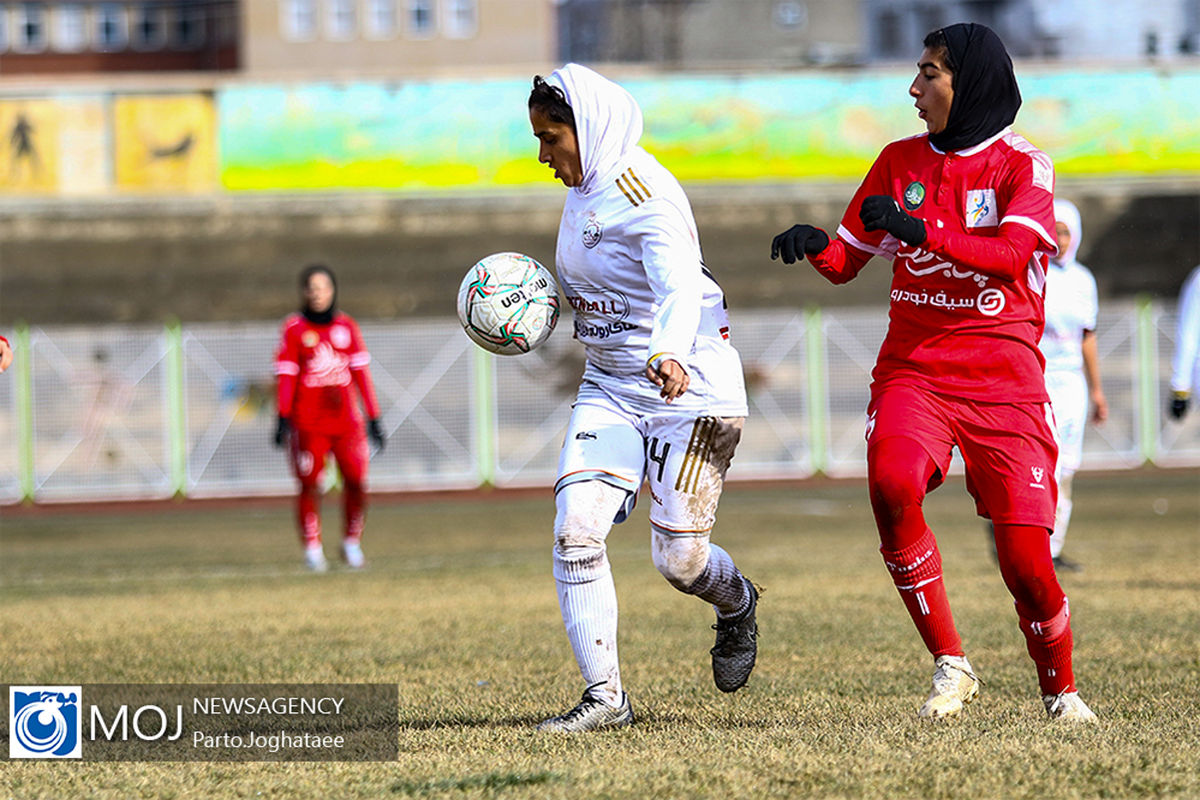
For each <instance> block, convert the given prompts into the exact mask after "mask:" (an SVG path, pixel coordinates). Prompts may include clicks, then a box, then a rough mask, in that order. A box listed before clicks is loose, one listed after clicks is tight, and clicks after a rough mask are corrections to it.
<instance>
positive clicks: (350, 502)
mask: <svg viewBox="0 0 1200 800" xmlns="http://www.w3.org/2000/svg"><path fill="white" fill-rule="evenodd" d="M300 296H301V301H302V305H301V308H300V311H299V313H295V314H289V315H288V317H287V319H285V320H284V321H283V334H282V338H281V341H280V343H279V352H278V354H277V355H276V358H275V374H276V375H277V376H278V377H279V382H278V386H277V390H278V395H277V398H278V404H279V424H278V427H277V428H276V430H275V444H276V446H278V447H283V446H284V445H285V444H287V445H288V449H289V453H290V455H291V461H292V469H293V471H294V472H295V473H296V477H297V478H298V479H299V480H300V498H299V506H298V509H297V511H298V522H299V525H300V536H301V538H302V540H303V542H304V560H305V563H306V564H307V565H308V567H309V569H312V570H314V571H316V572H324V571H325V570H326V569H327V564H326V561H325V552H324V549H323V548H322V545H321V493H320V480H321V474H322V472H324V469H325V457H326V456H327V455H328V454H330V453H332V454H333V457H334V458H335V459H336V460H337V465H338V469H339V470H340V471H341V474H342V480H343V488H342V498H343V503H344V509H345V536H344V538H343V539H342V558H343V559H345V561H346V563H347V564H348V565H349V566H350V567H351V568H354V569H358V568H360V567H362V566H363V563H364V561H363V552H362V533H363V518H364V511H365V508H366V489H365V483H366V477H367V463H368V461H369V458H370V455H369V453H368V451H367V435H370V437H371V439H372V440H373V441H374V442H375V444H376V446H377V447H378V448H379V449H381V450H382V449H383V444H384V437H383V430H382V429H381V428H380V426H379V404H378V403H377V402H376V400H375V388H374V385H373V384H372V383H371V373H370V371H369V370H368V368H367V365H368V364H369V363H370V361H371V356H370V355H369V354H368V353H367V349H366V347H365V346H364V345H363V340H362V334H360V333H359V330H358V324H357V323H356V322H355V321H354V320H353V319H351V318H350V317H349V316H348V315H346V314H343V313H342V312H341V311H338V310H337V308H336V303H337V280H336V278H335V277H334V275H333V271H332V270H330V269H329V267H325V266H321V265H314V266H310V267H307V268H305V269H304V270H303V271H302V272H301V273H300ZM360 398H361V399H362V404H363V406H364V408H365V410H366V412H367V422H366V427H365V430H364V426H363V415H362V411H360V410H359V407H358V401H359V399H360Z"/></svg>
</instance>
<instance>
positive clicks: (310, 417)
mask: <svg viewBox="0 0 1200 800" xmlns="http://www.w3.org/2000/svg"><path fill="white" fill-rule="evenodd" d="M370 361H371V356H370V354H369V353H367V349H366V347H365V346H364V345H363V340H362V334H361V333H359V330H358V323H356V322H355V321H354V320H353V319H351V318H350V317H349V316H348V315H346V314H343V313H342V312H340V311H338V312H335V313H334V315H333V321H332V322H330V323H329V324H328V325H320V324H317V323H314V322H310V321H309V320H308V319H306V318H305V317H304V315H302V314H291V315H289V316H288V317H287V319H285V320H284V321H283V334H282V337H281V340H280V342H279V352H278V353H277V354H276V356H275V374H276V375H277V376H278V377H279V382H278V397H277V399H278V403H279V414H280V416H282V417H286V418H287V419H288V421H290V422H291V424H292V427H294V428H295V429H297V430H302V431H313V432H316V433H323V434H329V435H342V434H345V433H349V432H352V431H356V430H357V431H361V430H362V427H363V418H362V412H361V411H359V408H358V396H359V395H361V397H362V402H363V405H364V406H365V407H366V411H367V416H368V417H371V418H375V417H378V416H379V405H378V403H377V402H376V400H375V388H374V386H373V385H372V383H371V373H370V372H369V371H368V369H367V365H368V364H369V363H370Z"/></svg>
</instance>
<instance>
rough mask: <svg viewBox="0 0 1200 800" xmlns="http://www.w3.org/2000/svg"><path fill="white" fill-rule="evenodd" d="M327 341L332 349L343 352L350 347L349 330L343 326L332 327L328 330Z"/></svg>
mask: <svg viewBox="0 0 1200 800" xmlns="http://www.w3.org/2000/svg"><path fill="white" fill-rule="evenodd" d="M329 340H330V341H331V342H333V346H334V347H337V348H339V349H341V350H345V349H346V348H347V347H349V346H350V329H349V328H347V327H346V326H345V325H334V326H333V327H332V328H330V329H329Z"/></svg>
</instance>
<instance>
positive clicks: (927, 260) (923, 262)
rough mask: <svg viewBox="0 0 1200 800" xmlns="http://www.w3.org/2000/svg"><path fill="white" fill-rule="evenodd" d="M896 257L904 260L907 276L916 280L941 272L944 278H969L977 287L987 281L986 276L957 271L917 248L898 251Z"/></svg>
mask: <svg viewBox="0 0 1200 800" xmlns="http://www.w3.org/2000/svg"><path fill="white" fill-rule="evenodd" d="M896 255H897V257H899V258H903V259H904V268H905V269H907V270H908V271H909V274H911V275H915V276H917V277H918V278H920V277H924V276H925V275H933V274H934V273H936V272H939V271H940V272H941V273H942V275H943V276H944V277H946V278H960V279H965V278H971V279H972V280H974V281H975V283H976V285H978V286H981V287H982V286H986V285H987V282H988V279H987V275H983V274H981V273H979V272H975V271H974V270H969V269H959V268H958V267H957V266H955V265H954V264H951V263H950V262H949V261H942V260H940V259H938V257H937V256H936V255H934V254H933V253H930V252H927V251H925V250H922V249H921V248H919V247H917V248H914V249H913V250H911V251H908V252H906V251H904V250H900V251H898V252H897V253H896Z"/></svg>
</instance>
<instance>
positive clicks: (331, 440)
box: [291, 429, 371, 486]
mask: <svg viewBox="0 0 1200 800" xmlns="http://www.w3.org/2000/svg"><path fill="white" fill-rule="evenodd" d="M291 452H292V469H293V471H294V472H295V473H296V477H297V478H299V479H300V482H301V483H305V484H308V485H310V486H311V485H315V484H316V483H317V482H318V481H319V480H320V479H321V473H322V472H323V471H324V469H325V458H326V456H328V455H329V454H330V453H333V457H334V459H336V460H337V465H338V470H340V471H341V473H342V477H343V478H345V479H346V480H347V481H349V482H350V483H362V482H363V481H364V480H365V479H366V477H367V464H368V463H369V461H370V457H371V455H370V452H369V451H368V449H367V437H366V434H365V433H364V432H363V430H362V429H356V430H354V431H353V432H351V433H345V434H342V435H339V436H330V435H329V434H326V433H316V432H314V431H303V430H298V431H296V432H295V435H294V436H292V448H291Z"/></svg>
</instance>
